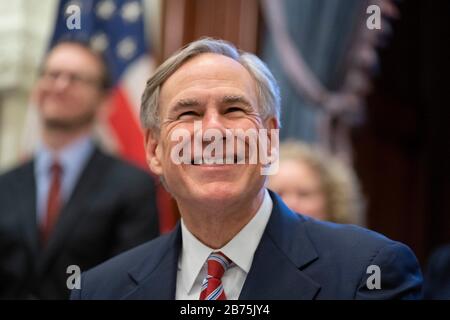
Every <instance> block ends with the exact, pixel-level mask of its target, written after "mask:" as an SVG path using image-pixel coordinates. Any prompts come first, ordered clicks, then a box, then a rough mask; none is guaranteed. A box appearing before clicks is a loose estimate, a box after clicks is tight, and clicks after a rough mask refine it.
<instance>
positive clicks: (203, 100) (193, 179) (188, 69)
mask: <svg viewBox="0 0 450 320" xmlns="http://www.w3.org/2000/svg"><path fill="white" fill-rule="evenodd" d="M159 111H160V119H161V126H160V127H161V130H160V133H159V135H158V136H155V135H154V134H153V133H152V132H150V131H147V134H146V146H147V156H148V159H149V162H150V167H151V169H152V171H154V172H155V173H156V174H158V175H162V176H163V178H164V180H165V182H166V184H167V187H168V188H169V191H170V192H171V193H172V194H173V195H174V196H175V198H176V199H177V200H183V201H187V202H189V201H193V202H196V203H205V204H207V203H212V204H217V205H218V206H220V204H221V203H222V204H225V203H228V202H229V201H230V200H231V201H245V199H252V198H254V197H255V195H256V194H258V192H260V191H261V189H262V188H263V186H264V182H265V177H264V176H262V175H261V165H260V164H259V162H258V163H257V164H249V163H248V161H245V164H214V165H206V164H204V163H203V164H193V163H182V164H175V163H174V161H172V158H171V150H172V148H173V147H174V146H175V145H176V144H177V143H179V141H172V138H171V137H172V134H173V133H174V132H176V131H177V130H179V129H183V130H187V131H188V132H189V134H190V141H191V146H193V145H194V142H193V141H194V122H197V124H198V123H199V122H200V123H201V128H202V130H203V132H205V131H206V130H209V129H216V130H219V131H220V132H222V133H223V136H224V137H225V130H226V129H231V130H233V129H243V130H244V131H245V130H248V129H262V128H268V129H271V128H274V127H275V126H276V122H275V120H274V119H269V120H266V121H263V119H262V118H261V116H260V113H259V106H258V99H257V94H256V86H255V81H254V80H253V78H252V77H251V75H250V74H249V72H248V71H247V70H246V69H245V68H244V67H243V66H242V65H241V64H239V63H238V62H236V61H234V60H232V59H230V58H228V57H225V56H222V55H217V54H210V53H207V54H201V55H199V56H196V57H194V58H193V59H191V60H189V61H188V62H186V63H185V64H184V65H182V66H181V67H180V68H179V69H178V70H177V71H176V72H175V73H174V74H172V75H171V76H170V77H169V78H168V79H167V80H166V81H165V82H164V84H163V85H162V87H161V91H160V101H159ZM185 132H186V131H185ZM208 143H209V142H208ZM208 143H206V142H204V143H203V150H204V149H205V147H206V146H207V145H208ZM236 144H237V143H235V145H236ZM224 146H225V143H224ZM191 150H192V151H193V152H192V154H194V150H193V149H191ZM246 150H248V145H246ZM224 153H225V154H224V158H226V157H234V154H235V153H236V148H235V149H234V150H228V149H225V150H224ZM233 153H234V154H233ZM247 156H248V154H247Z"/></svg>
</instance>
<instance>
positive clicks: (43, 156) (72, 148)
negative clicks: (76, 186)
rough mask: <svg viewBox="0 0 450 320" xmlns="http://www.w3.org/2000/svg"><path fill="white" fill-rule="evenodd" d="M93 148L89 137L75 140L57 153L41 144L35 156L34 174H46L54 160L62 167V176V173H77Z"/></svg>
mask: <svg viewBox="0 0 450 320" xmlns="http://www.w3.org/2000/svg"><path fill="white" fill-rule="evenodd" d="M93 148H94V143H93V141H92V138H91V137H90V136H84V137H81V138H79V139H77V140H75V141H74V142H72V143H70V144H69V145H67V146H65V147H64V148H62V149H61V150H59V151H58V153H55V152H54V151H52V150H50V148H48V146H46V145H45V144H43V143H41V144H40V145H39V147H38V148H37V151H36V156H35V165H36V172H37V173H38V174H47V173H48V172H49V168H50V166H51V165H52V162H53V161H54V159H55V158H57V159H58V161H59V163H60V165H61V166H62V168H63V174H64V172H73V171H75V172H78V171H79V169H80V168H82V167H83V165H84V163H85V161H86V160H87V159H88V157H89V154H90V153H91V151H92V150H93Z"/></svg>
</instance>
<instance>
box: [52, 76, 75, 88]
mask: <svg viewBox="0 0 450 320" xmlns="http://www.w3.org/2000/svg"><path fill="white" fill-rule="evenodd" d="M70 83H71V79H70V75H68V74H64V73H61V74H58V76H57V77H56V78H55V79H54V81H53V89H54V90H56V91H64V90H66V89H67V88H68V87H69V86H70Z"/></svg>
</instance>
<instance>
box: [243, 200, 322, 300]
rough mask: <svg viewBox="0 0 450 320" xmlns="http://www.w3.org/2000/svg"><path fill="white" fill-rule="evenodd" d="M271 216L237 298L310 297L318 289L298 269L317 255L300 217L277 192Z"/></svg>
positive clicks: (305, 266) (306, 265)
mask: <svg viewBox="0 0 450 320" xmlns="http://www.w3.org/2000/svg"><path fill="white" fill-rule="evenodd" d="M270 195H271V197H272V199H273V204H274V206H273V210H272V215H271V217H270V219H269V222H268V224H267V227H266V230H265V232H264V234H263V237H262V238H261V242H260V244H259V245H258V248H257V249H256V252H255V255H254V258H253V262H252V267H251V269H250V272H249V273H248V275H247V279H246V281H245V283H244V287H243V288H242V291H241V295H240V297H239V299H242V300H249V299H304V300H309V299H314V297H315V296H316V294H317V293H318V291H319V290H320V284H318V283H316V282H315V281H314V280H313V279H311V278H310V277H309V276H308V275H306V274H305V273H304V272H303V271H302V270H303V269H305V268H307V267H308V266H309V265H310V264H312V263H313V262H314V261H315V260H316V259H317V258H318V255H317V252H316V250H315V248H314V246H313V245H312V243H311V241H310V240H309V238H308V236H307V233H306V230H305V228H304V220H303V218H302V217H300V216H299V215H297V214H295V213H293V212H292V211H290V210H289V209H288V208H287V207H286V206H285V205H284V204H283V203H282V202H281V200H280V199H279V197H278V196H277V195H275V194H274V193H272V192H270Z"/></svg>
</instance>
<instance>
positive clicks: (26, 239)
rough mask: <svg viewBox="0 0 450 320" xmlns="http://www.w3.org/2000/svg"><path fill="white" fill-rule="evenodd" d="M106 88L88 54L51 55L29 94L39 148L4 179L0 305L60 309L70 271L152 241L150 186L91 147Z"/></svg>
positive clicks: (100, 64) (104, 74) (71, 49)
mask: <svg viewBox="0 0 450 320" xmlns="http://www.w3.org/2000/svg"><path fill="white" fill-rule="evenodd" d="M109 85H110V83H109V77H108V71H107V67H106V64H105V62H104V60H103V59H102V57H101V56H100V55H98V54H97V53H95V52H94V51H93V50H91V49H90V47H89V46H88V45H86V44H83V43H81V42H69V41H64V42H60V43H59V44H57V45H56V46H55V47H54V48H53V49H52V50H51V51H50V52H49V54H48V56H47V58H46V61H45V63H44V66H43V69H42V73H41V76H40V79H39V81H38V83H37V86H36V90H35V99H36V102H37V106H38V113H39V116H40V120H41V123H42V140H41V143H40V144H39V146H38V148H37V151H36V153H35V154H34V156H33V159H32V160H31V161H30V162H27V163H25V164H23V165H21V166H19V167H17V168H15V169H13V170H11V171H9V172H6V173H5V174H3V175H1V176H0V284H1V285H0V298H3V299H5V298H6V299H29V298H37V299H66V298H68V295H69V288H68V287H67V284H66V282H67V279H68V277H69V276H70V274H68V273H67V270H68V267H69V266H71V265H75V266H77V267H79V268H80V269H81V271H83V270H86V269H88V268H91V267H93V266H95V265H97V264H99V263H101V262H102V261H104V260H106V259H108V258H110V257H112V256H114V255H116V254H118V253H120V252H122V251H124V250H126V249H129V248H132V247H134V246H136V245H138V244H140V243H142V242H145V241H147V240H150V239H152V238H154V237H156V236H157V235H158V228H159V225H158V218H157V217H158V215H157V209H156V201H155V186H154V182H153V179H152V178H151V177H150V176H149V174H147V173H146V172H144V171H142V170H140V169H137V168H135V167H134V166H132V165H130V164H127V163H125V162H123V161H121V160H119V159H116V158H113V157H111V156H109V155H106V154H105V153H103V152H102V151H101V150H100V149H99V147H98V146H97V145H96V143H95V142H94V139H93V135H92V130H93V127H94V124H95V122H96V119H97V118H98V117H99V116H100V115H101V114H102V113H103V111H104V106H105V101H106V99H107V95H108V89H109Z"/></svg>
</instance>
